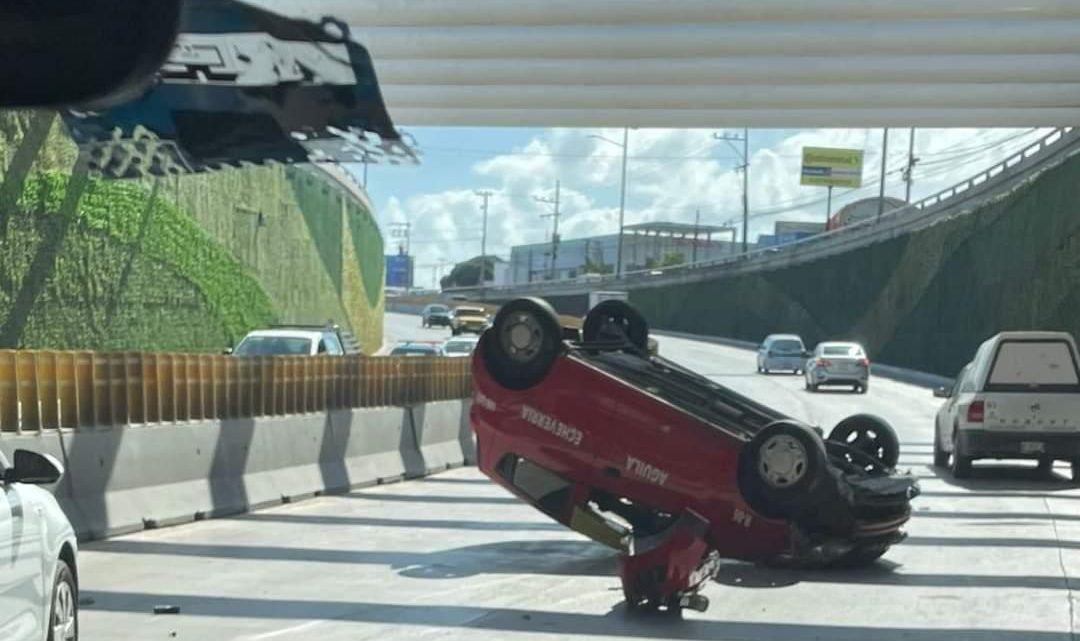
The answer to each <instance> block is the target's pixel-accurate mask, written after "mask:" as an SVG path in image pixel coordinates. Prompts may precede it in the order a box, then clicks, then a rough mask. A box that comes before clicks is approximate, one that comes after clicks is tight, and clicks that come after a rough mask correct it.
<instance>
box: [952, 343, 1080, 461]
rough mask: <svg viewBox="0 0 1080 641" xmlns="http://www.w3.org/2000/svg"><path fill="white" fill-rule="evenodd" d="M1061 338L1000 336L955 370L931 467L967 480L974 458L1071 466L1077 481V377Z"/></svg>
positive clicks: (1071, 351) (1071, 348)
mask: <svg viewBox="0 0 1080 641" xmlns="http://www.w3.org/2000/svg"><path fill="white" fill-rule="evenodd" d="M1077 362H1078V359H1077V352H1076V342H1075V341H1074V340H1073V337H1072V335H1071V334H1068V333H1066V332H1002V333H1000V334H997V335H995V336H993V337H992V338H990V339H988V340H986V341H985V342H984V343H983V344H982V345H980V346H979V349H978V350H977V351H976V352H975V357H974V358H973V359H972V361H971V362H970V363H968V364H967V366H965V367H964V369H962V370H961V371H960V374H959V375H958V376H957V377H956V382H955V383H954V384H953V386H952V387H951V388H945V387H942V388H938V389H937V390H935V391H934V395H935V396H937V397H940V398H945V399H947V400H946V401H945V404H944V405H942V406H941V409H940V410H938V413H937V416H936V417H935V422H934V464H935V465H938V466H941V467H944V466H945V465H946V464H949V465H950V469H951V470H952V473H953V476H955V477H957V478H964V477H967V476H969V475H970V474H971V463H972V461H974V460H976V459H980V458H997V459H1003V458H1006V459H1034V460H1036V461H1038V466H1039V469H1040V470H1041V471H1043V472H1045V473H1047V474H1049V473H1050V471H1051V469H1052V468H1053V464H1054V461H1055V460H1064V461H1069V462H1070V463H1071V465H1072V480H1073V482H1080V373H1078V369H1077Z"/></svg>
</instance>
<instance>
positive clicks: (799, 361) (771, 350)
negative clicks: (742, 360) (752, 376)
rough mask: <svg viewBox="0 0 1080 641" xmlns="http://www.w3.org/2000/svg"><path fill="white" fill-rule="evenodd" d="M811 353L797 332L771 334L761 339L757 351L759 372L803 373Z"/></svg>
mask: <svg viewBox="0 0 1080 641" xmlns="http://www.w3.org/2000/svg"><path fill="white" fill-rule="evenodd" d="M809 356H810V353H809V352H807V351H806V346H805V345H803V340H802V338H801V337H799V336H798V335H796V334H769V335H768V336H766V337H765V340H763V341H761V345H760V346H759V347H758V353H757V371H758V374H768V373H770V372H779V371H785V372H793V373H795V374H801V373H802V371H803V367H805V366H806V359H807V357H809Z"/></svg>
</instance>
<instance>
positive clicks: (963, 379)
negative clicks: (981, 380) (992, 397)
mask: <svg viewBox="0 0 1080 641" xmlns="http://www.w3.org/2000/svg"><path fill="white" fill-rule="evenodd" d="M974 388H975V384H974V380H973V377H972V376H971V363H968V364H967V365H965V366H964V369H962V370H960V373H959V374H957V375H956V381H955V382H954V383H953V387H952V394H953V396H956V395H957V394H966V393H968V392H973V391H975V390H974Z"/></svg>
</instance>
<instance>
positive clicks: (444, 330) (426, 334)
mask: <svg viewBox="0 0 1080 641" xmlns="http://www.w3.org/2000/svg"><path fill="white" fill-rule="evenodd" d="M448 338H450V328H449V327H423V326H422V325H421V324H420V317H419V316H414V315H412V314H393V313H390V312H387V313H386V315H385V318H384V322H383V348H382V350H380V353H384V354H389V353H390V350H391V349H393V348H394V345H395V344H397V343H399V342H401V341H405V340H410V341H445V340H446V339H448Z"/></svg>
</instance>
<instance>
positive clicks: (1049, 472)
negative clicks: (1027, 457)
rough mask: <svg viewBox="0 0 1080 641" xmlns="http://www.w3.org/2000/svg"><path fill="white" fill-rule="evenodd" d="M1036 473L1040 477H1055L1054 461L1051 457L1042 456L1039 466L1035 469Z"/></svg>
mask: <svg viewBox="0 0 1080 641" xmlns="http://www.w3.org/2000/svg"><path fill="white" fill-rule="evenodd" d="M1035 472H1036V474H1038V475H1039V476H1053V475H1054V459H1052V458H1050V457H1049V456H1040V457H1039V464H1038V465H1037V466H1036V467H1035Z"/></svg>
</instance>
